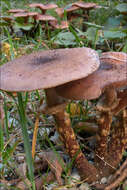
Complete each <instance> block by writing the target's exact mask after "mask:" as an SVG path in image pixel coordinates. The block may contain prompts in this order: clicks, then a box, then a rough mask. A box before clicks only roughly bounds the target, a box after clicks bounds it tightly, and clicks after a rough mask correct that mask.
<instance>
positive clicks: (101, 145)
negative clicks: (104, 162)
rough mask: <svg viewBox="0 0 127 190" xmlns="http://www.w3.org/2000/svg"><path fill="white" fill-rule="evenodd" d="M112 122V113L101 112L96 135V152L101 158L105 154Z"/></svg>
mask: <svg viewBox="0 0 127 190" xmlns="http://www.w3.org/2000/svg"><path fill="white" fill-rule="evenodd" d="M111 123H112V115H111V114H110V113H109V112H107V113H102V114H101V119H100V120H99V129H98V136H97V145H96V154H97V155H99V157H101V158H102V159H104V158H105V156H106V155H107V141H108V136H109V134H110V128H111ZM97 159H98V158H97Z"/></svg>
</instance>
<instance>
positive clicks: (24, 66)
mask: <svg viewBox="0 0 127 190" xmlns="http://www.w3.org/2000/svg"><path fill="white" fill-rule="evenodd" d="M100 61H101V63H100ZM99 65H100V67H99ZM98 67H99V68H98ZM126 68H127V54H125V53H115V52H112V53H111V52H108V53H104V54H102V56H101V57H100V60H99V57H98V55H97V53H96V52H95V51H94V50H92V49H90V48H73V49H60V50H49V51H42V52H37V53H33V54H30V55H27V56H23V57H20V58H18V59H15V60H14V61H12V62H9V63H7V64H5V65H3V66H1V67H0V72H1V84H0V89H1V90H4V91H12V92H18V91H32V90H37V89H45V93H46V98H47V107H46V109H45V108H43V109H42V111H43V113H51V114H53V115H54V117H55V120H56V123H57V130H58V132H59V134H60V137H61V140H62V141H63V143H64V145H65V147H66V150H67V152H68V153H69V155H70V157H71V158H75V160H74V161H75V164H76V167H77V169H78V171H79V174H80V176H81V178H82V179H86V180H87V181H88V182H93V181H96V180H97V179H100V178H101V177H102V176H109V175H110V174H111V172H114V170H115V168H116V167H117V166H118V164H119V162H120V160H121V157H122V153H123V151H124V149H125V146H126V144H127V132H126V131H127V130H126V127H127V125H126V124H125V123H126V122H125V119H124V114H123V115H122V117H120V118H122V119H121V123H122V125H121V123H118V125H117V126H116V125H115V126H114V125H113V126H112V128H113V130H112V131H111V124H112V117H113V116H116V115H118V114H119V113H120V116H121V111H123V110H124V109H125V108H126V106H127V91H126V89H122V90H118V89H119V88H125V87H126V86H127V78H126V76H127V70H126ZM15 81H16V83H15ZM100 95H102V97H101V98H100V99H99V102H98V103H97V109H98V110H99V111H101V114H100V119H99V121H98V125H99V130H98V135H97V146H96V154H95V166H93V165H92V164H90V163H89V162H88V160H87V159H86V157H85V155H84V154H83V153H82V151H81V149H80V146H79V144H78V142H77V141H76V137H75V134H74V131H73V129H72V128H71V122H70V119H69V114H68V113H67V112H65V107H66V104H67V102H68V101H67V100H68V99H70V100H81V99H82V100H85V99H86V100H92V99H96V98H98V97H99V96H100ZM118 117H119V115H118ZM117 130H118V131H117ZM110 134H111V139H110V142H109V141H108V137H109V135H110ZM116 157H117V159H116Z"/></svg>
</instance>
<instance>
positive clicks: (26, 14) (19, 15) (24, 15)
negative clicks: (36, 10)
mask: <svg viewBox="0 0 127 190" xmlns="http://www.w3.org/2000/svg"><path fill="white" fill-rule="evenodd" d="M13 16H14V17H29V16H28V13H23V12H21V13H20V12H19V13H16V14H14V15H13Z"/></svg>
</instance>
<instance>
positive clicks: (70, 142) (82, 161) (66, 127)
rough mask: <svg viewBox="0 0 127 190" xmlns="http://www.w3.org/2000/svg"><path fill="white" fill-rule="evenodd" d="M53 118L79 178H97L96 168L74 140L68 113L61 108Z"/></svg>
mask: <svg viewBox="0 0 127 190" xmlns="http://www.w3.org/2000/svg"><path fill="white" fill-rule="evenodd" d="M55 119H56V123H57V128H58V132H59V134H60V136H61V140H62V141H63V143H64V145H65V147H66V150H67V152H68V154H69V155H70V157H71V158H72V159H73V160H74V163H75V164H76V167H77V169H78V172H79V174H80V176H81V178H82V179H86V181H88V182H92V181H95V180H97V178H98V172H97V170H96V168H95V167H94V166H93V165H91V164H90V163H89V162H88V161H87V159H86V158H85V156H84V154H83V153H82V151H81V149H80V146H79V144H78V142H77V141H76V137H75V134H74V131H73V129H72V128H71V122H70V118H69V114H68V113H66V112H65V110H61V112H59V113H57V114H56V115H55Z"/></svg>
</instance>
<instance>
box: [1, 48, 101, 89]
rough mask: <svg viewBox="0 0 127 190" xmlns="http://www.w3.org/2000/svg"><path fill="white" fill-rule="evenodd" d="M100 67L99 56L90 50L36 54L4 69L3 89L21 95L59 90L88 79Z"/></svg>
mask: <svg viewBox="0 0 127 190" xmlns="http://www.w3.org/2000/svg"><path fill="white" fill-rule="evenodd" d="M99 64H100V62H99V57H98V55H97V53H96V52H95V51H94V50H92V49H90V48H72V49H58V50H47V51H40V52H35V53H32V54H30V55H26V56H22V57H20V58H17V59H15V60H13V61H10V62H8V63H7V64H4V65H2V66H1V67H0V73H1V76H0V77H1V78H0V89H1V90H5V91H13V92H17V91H32V90H36V89H47V88H51V87H56V86H59V85H62V84H64V83H67V82H70V81H73V80H77V79H80V78H83V77H86V76H88V75H89V74H90V73H92V72H94V71H95V70H96V69H97V68H98V67H99Z"/></svg>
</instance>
